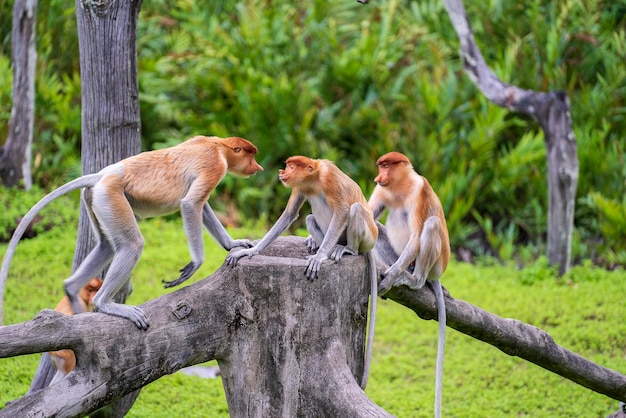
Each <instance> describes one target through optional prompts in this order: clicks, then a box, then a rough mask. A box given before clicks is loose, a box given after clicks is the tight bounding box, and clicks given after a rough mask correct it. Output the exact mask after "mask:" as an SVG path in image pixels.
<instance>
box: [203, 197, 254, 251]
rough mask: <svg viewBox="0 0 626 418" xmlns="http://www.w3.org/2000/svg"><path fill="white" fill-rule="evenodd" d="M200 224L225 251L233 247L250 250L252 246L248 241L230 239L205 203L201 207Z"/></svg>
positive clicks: (207, 203)
mask: <svg viewBox="0 0 626 418" xmlns="http://www.w3.org/2000/svg"><path fill="white" fill-rule="evenodd" d="M202 223H203V224H204V227H205V228H206V229H207V231H209V234H211V236H212V237H213V238H214V239H215V241H217V243H218V244H220V245H221V246H222V248H224V249H225V250H227V251H230V250H232V249H233V248H235V247H244V248H251V247H253V246H254V244H253V243H252V241H250V240H249V239H235V240H234V239H232V238H231V237H230V235H228V232H226V229H225V228H224V226H223V225H222V223H221V222H220V220H219V219H218V218H217V216H216V215H215V212H213V209H211V206H210V205H209V202H206V203H205V204H204V205H203V207H202Z"/></svg>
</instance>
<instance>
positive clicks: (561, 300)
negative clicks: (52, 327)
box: [0, 219, 626, 418]
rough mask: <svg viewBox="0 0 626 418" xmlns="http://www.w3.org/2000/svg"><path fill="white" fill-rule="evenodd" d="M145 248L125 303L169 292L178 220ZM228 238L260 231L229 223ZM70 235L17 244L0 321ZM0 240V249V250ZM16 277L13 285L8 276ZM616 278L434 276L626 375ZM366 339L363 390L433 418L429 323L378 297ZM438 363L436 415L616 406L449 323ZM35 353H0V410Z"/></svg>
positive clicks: (156, 409)
mask: <svg viewBox="0 0 626 418" xmlns="http://www.w3.org/2000/svg"><path fill="white" fill-rule="evenodd" d="M140 228H141V230H142V232H143V234H144V237H145V240H146V246H145V251H144V254H143V256H142V258H141V260H140V262H139V265H138V266H137V268H136V269H135V271H134V273H133V285H134V293H133V295H132V296H131V297H130V299H129V301H128V302H129V303H133V304H140V303H142V302H145V301H146V300H149V299H152V298H155V297H158V296H160V295H163V294H166V293H168V292H170V290H166V289H163V287H162V285H161V280H162V279H171V278H173V276H175V275H176V274H177V271H178V269H179V268H181V267H182V266H183V265H184V264H185V263H186V262H187V260H188V257H189V255H188V251H187V247H186V241H185V236H184V234H183V233H182V228H181V224H180V221H177V220H173V221H164V220H159V219H155V220H149V221H142V222H141V224H140ZM231 233H232V235H233V236H234V237H237V238H241V237H245V236H248V235H251V237H252V238H257V237H260V236H261V234H262V233H263V231H259V230H256V231H253V232H249V231H244V230H233V231H231ZM74 242H75V226H74V225H71V226H68V227H57V228H56V229H53V230H52V231H50V232H47V233H45V234H43V235H41V236H39V237H38V238H35V239H32V240H27V241H23V242H22V243H21V244H20V246H19V247H18V252H17V254H16V257H15V259H14V261H13V265H12V268H11V275H10V277H9V280H8V282H7V293H6V300H5V323H15V322H21V321H26V320H28V319H31V318H32V317H33V316H34V315H36V314H37V312H39V310H41V309H43V308H50V307H53V306H54V305H55V304H56V302H57V301H58V300H59V299H60V298H61V297H62V286H61V283H62V279H63V278H65V276H66V275H67V274H68V272H69V269H70V265H71V259H72V253H73V248H74ZM205 243H206V249H205V252H206V254H207V260H206V262H205V264H204V265H203V267H202V269H201V270H200V271H199V272H198V273H196V274H195V275H194V277H193V278H192V279H191V281H195V280H200V279H201V278H203V277H206V276H208V275H209V274H211V273H212V272H213V271H214V270H215V269H216V268H217V267H218V266H219V265H220V264H221V263H222V261H223V260H224V257H225V255H226V252H225V251H223V250H221V249H220V248H219V247H218V246H217V245H216V244H215V243H214V242H213V240H211V239H210V238H209V237H208V236H206V235H205ZM5 249H6V245H2V246H0V252H1V253H4V251H5ZM18 277H19V278H20V280H19V281H18V279H17V278H18ZM625 280H626V273H625V272H624V271H615V272H607V271H604V270H600V269H595V268H592V267H590V266H585V267H576V268H574V269H573V271H572V272H571V273H570V274H568V276H567V277H566V278H565V279H563V280H561V281H557V280H556V279H555V278H554V277H553V275H552V273H551V270H550V269H549V268H547V267H546V266H545V265H544V263H543V262H538V263H537V264H535V265H533V266H532V267H530V268H527V269H525V270H522V271H519V270H517V269H516V268H513V267H510V266H502V265H499V264H494V263H489V262H485V263H480V264H479V265H478V266H475V265H470V264H462V263H455V262H453V263H451V265H450V267H449V269H448V271H447V272H446V274H445V276H444V277H443V282H444V285H445V286H446V287H447V288H448V290H449V291H450V292H451V293H452V295H453V296H455V297H457V298H459V299H463V300H466V301H468V302H471V303H473V304H475V305H477V306H479V307H481V308H483V309H486V310H488V311H490V312H492V313H494V314H497V315H500V316H502V317H509V318H517V319H520V320H522V321H524V322H526V323H529V324H532V325H535V326H538V327H540V328H542V329H544V330H546V331H548V332H549V333H550V334H551V335H552V336H553V337H554V338H555V340H556V341H557V343H559V344H561V345H563V346H564V347H566V348H568V349H571V350H573V351H575V352H577V353H579V354H581V355H583V356H585V357H587V358H589V359H591V360H593V361H596V362H598V363H599V364H602V365H604V366H607V367H610V368H613V369H616V370H618V371H619V370H621V371H622V372H626V361H625V357H626V349H625V348H624V347H626V344H624V341H625V340H626V337H624V336H625V335H626V324H625V323H624V320H623V312H624V309H623V305H622V302H623V290H624V282H625ZM379 302H380V303H379V312H378V318H377V334H376V341H375V346H374V357H373V365H372V373H371V376H370V380H369V384H368V388H367V390H366V392H367V394H368V395H369V396H370V397H371V398H372V399H373V400H374V401H375V402H376V403H378V404H379V405H381V406H382V407H384V408H385V409H386V410H388V411H389V412H391V413H393V414H394V415H396V416H399V417H429V416H432V405H433V400H434V392H433V391H434V372H435V352H436V344H437V341H436V338H437V323H436V322H434V321H423V320H421V319H419V318H418V317H417V316H416V315H415V314H413V313H412V312H411V311H409V310H408V309H406V308H404V307H402V306H400V305H398V304H396V303H394V302H392V301H389V300H385V301H383V300H379ZM447 336H448V340H447V346H446V358H445V366H444V369H445V370H444V398H443V401H444V415H445V416H446V417H502V416H517V417H568V418H569V417H572V416H580V417H604V416H606V415H608V414H609V413H610V412H612V411H614V410H616V409H617V402H616V401H613V400H611V399H609V398H607V397H605V396H603V395H600V394H597V393H594V392H592V391H590V390H588V389H585V388H583V387H581V386H578V385H576V384H574V383H572V382H570V381H568V380H566V379H563V378H561V377H559V376H557V375H555V374H553V373H551V372H548V371H546V370H543V369H541V368H539V367H537V366H535V365H533V364H530V363H528V362H526V361H523V360H520V359H518V358H513V357H509V356H507V355H505V354H503V353H502V352H500V351H499V350H497V349H495V348H493V347H491V346H489V345H487V344H484V343H482V342H479V341H476V340H474V339H472V338H470V337H468V336H466V335H464V334H461V333H459V332H456V331H454V330H452V329H448V334H447ZM38 359H39V356H38V355H31V356H22V357H17V358H10V359H0V406H4V404H5V403H6V402H7V401H9V400H12V399H15V398H17V397H20V396H22V395H23V394H24V393H25V392H26V390H27V389H28V386H29V384H30V379H31V377H32V374H33V372H34V370H35V368H36V366H37V362H38ZM128 416H129V417H148V416H149V417H170V416H178V417H195V416H211V417H226V416H228V410H227V405H226V399H225V396H224V391H223V388H222V383H221V380H220V379H219V378H217V379H200V378H198V377H191V376H186V375H183V374H181V373H175V374H173V375H170V376H164V377H163V378H161V379H159V380H158V381H156V382H154V383H152V384H150V385H148V386H146V387H145V388H144V389H143V390H142V392H141V395H140V396H139V398H138V400H137V402H136V403H135V405H134V406H133V408H132V409H131V411H130V413H129V415H128Z"/></svg>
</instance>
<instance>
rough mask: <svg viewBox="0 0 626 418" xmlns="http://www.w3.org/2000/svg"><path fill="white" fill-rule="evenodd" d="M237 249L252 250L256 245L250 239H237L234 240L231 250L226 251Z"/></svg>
mask: <svg viewBox="0 0 626 418" xmlns="http://www.w3.org/2000/svg"><path fill="white" fill-rule="evenodd" d="M237 247H243V248H252V247H254V244H253V243H252V241H250V240H249V239H236V240H233V242H232V244H230V248H225V249H226V250H228V251H230V250H232V249H233V248H237Z"/></svg>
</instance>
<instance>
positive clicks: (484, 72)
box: [444, 0, 578, 275]
mask: <svg viewBox="0 0 626 418" xmlns="http://www.w3.org/2000/svg"><path fill="white" fill-rule="evenodd" d="M444 5H445V7H446V10H447V11H448V15H449V16H450V20H451V21H452V25H453V26H454V30H455V31H456V34H457V36H458V37H459V41H460V44H461V48H460V54H461V59H462V61H463V68H464V69H465V72H466V73H467V75H468V76H469V78H470V79H471V80H472V81H473V82H474V83H475V84H476V86H477V87H478V88H479V89H480V91H481V92H482V93H483V94H484V95H485V97H487V99H489V100H491V101H492V102H493V103H495V104H497V105H498V106H501V107H505V108H507V109H510V110H513V111H515V112H519V113H523V114H525V115H528V116H530V117H532V118H533V119H534V120H536V121H537V122H538V123H539V125H540V126H541V128H542V129H543V132H544V140H545V144H546V150H547V159H548V260H549V261H550V264H551V265H556V266H558V268H559V274H560V275H562V274H564V273H565V272H567V270H569V267H570V262H571V254H572V234H573V231H574V207H575V200H576V189H577V188H578V146H577V144H576V137H575V136H574V130H573V129H572V118H571V115H570V106H569V100H568V98H567V94H566V93H565V92H563V91H552V92H548V93H543V92H536V91H532V90H524V89H521V88H519V87H516V86H512V85H510V84H507V83H505V82H503V81H501V80H500V79H499V78H498V76H496V74H495V73H494V72H493V71H492V70H491V69H490V68H489V66H488V65H487V63H486V62H485V59H484V58H483V56H482V54H481V52H480V50H479V49H478V46H477V45H476V42H475V41H474V35H473V34H472V29H471V28H470V24H469V21H468V19H467V14H466V13H465V7H464V6H463V1H462V0H444Z"/></svg>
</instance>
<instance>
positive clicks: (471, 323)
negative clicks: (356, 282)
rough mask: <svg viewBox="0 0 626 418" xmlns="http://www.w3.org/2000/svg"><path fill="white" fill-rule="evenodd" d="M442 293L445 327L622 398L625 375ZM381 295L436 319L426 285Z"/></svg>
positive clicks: (519, 324) (533, 329)
mask: <svg viewBox="0 0 626 418" xmlns="http://www.w3.org/2000/svg"><path fill="white" fill-rule="evenodd" d="M445 293H446V315H447V325H448V326H449V327H451V328H454V329H456V330H457V331H460V332H462V333H464V334H467V335H469V336H470V337H473V338H476V339H478V340H481V341H484V342H486V343H488V344H491V345H493V346H494V347H496V348H498V349H499V350H501V351H503V352H504V353H506V354H508V355H510V356H517V357H520V358H522V359H524V360H527V361H529V362H531V363H534V364H536V365H538V366H540V367H542V368H544V369H546V370H550V371H551V372H554V373H556V374H558V375H560V376H563V377H565V378H567V379H569V380H571V381H573V382H575V383H578V384H579V385H582V386H584V387H586V388H589V389H591V390H593V391H596V392H598V393H601V394H603V395H606V396H608V397H610V398H613V399H616V400H619V401H624V400H626V376H624V375H622V374H620V373H618V372H616V371H615V370H611V369H608V368H606V367H603V366H600V365H598V364H596V363H594V362H592V361H590V360H587V359H585V358H584V357H581V356H580V355H578V354H576V353H573V352H571V351H569V350H567V349H565V348H563V347H561V346H560V345H558V344H557V343H556V342H555V341H554V339H553V338H552V337H551V336H550V335H549V334H548V333H547V332H545V331H543V330H541V329H539V328H537V327H535V326H533V325H528V324H525V323H523V322H521V321H518V320H516V319H509V318H501V317H499V316H497V315H494V314H491V313H489V312H487V311H484V310H482V309H480V308H478V307H476V306H474V305H471V304H469V303H467V302H464V301H462V300H458V299H454V298H453V297H452V296H450V294H449V293H448V292H447V291H446V292H445ZM385 296H386V297H388V298H389V299H392V300H394V301H395V302H398V303H400V304H402V305H404V306H406V307H408V308H410V309H411V310H413V311H414V312H415V313H416V314H417V315H418V316H419V317H420V318H422V319H434V320H436V318H437V309H436V305H435V294H434V293H433V291H432V289H431V288H430V286H428V287H424V288H423V289H421V290H412V289H409V288H408V287H407V286H398V287H394V288H392V289H391V290H390V291H389V292H388V293H387V294H386V295H385Z"/></svg>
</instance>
